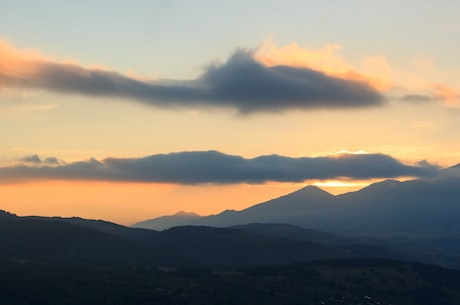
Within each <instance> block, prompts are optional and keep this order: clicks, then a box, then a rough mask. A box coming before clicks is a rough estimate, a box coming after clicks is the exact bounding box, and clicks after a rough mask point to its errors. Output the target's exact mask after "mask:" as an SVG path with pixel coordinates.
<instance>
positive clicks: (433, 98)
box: [402, 84, 460, 107]
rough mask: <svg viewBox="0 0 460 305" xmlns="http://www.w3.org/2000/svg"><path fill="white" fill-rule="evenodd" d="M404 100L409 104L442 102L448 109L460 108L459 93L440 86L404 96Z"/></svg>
mask: <svg viewBox="0 0 460 305" xmlns="http://www.w3.org/2000/svg"><path fill="white" fill-rule="evenodd" d="M402 100H404V101H408V102H442V103H444V104H445V105H447V106H448V107H459V106H460V94H459V92H458V91H457V90H455V89H453V88H450V87H447V86H443V85H440V84H432V85H431V87H430V89H429V90H427V92H422V93H414V94H406V95H403V96H402Z"/></svg>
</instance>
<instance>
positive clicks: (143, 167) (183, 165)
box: [0, 151, 439, 185]
mask: <svg viewBox="0 0 460 305" xmlns="http://www.w3.org/2000/svg"><path fill="white" fill-rule="evenodd" d="M21 160H22V162H21V163H19V164H17V165H14V166H8V167H2V168H0V181H9V182H12V181H16V182H21V181H28V180H49V179H57V180H86V181H114V182H116V181H120V182H159V183H177V184H191V185H193V184H236V183H265V182H302V181H306V180H311V179H316V180H326V179H337V178H349V179H372V178H396V177H407V176H413V177H427V176H433V175H436V174H437V173H438V170H439V168H438V167H437V166H434V165H431V164H429V163H427V162H419V163H418V164H415V165H409V164H404V163H402V162H401V161H398V160H397V159H395V158H393V157H391V156H388V155H385V154H340V155H334V156H324V157H301V158H292V157H286V156H280V155H264V156H259V157H256V158H251V159H248V158H244V157H241V156H236V155H228V154H224V153H221V152H218V151H193V152H178V153H170V154H158V155H151V156H147V157H142V158H106V159H103V160H96V159H90V160H85V161H79V162H73V163H60V164H54V165H53V166H51V165H49V164H47V163H50V162H46V160H48V161H52V160H56V161H57V160H58V159H57V158H53V159H51V158H47V159H45V162H42V161H41V158H40V157H38V156H35V155H34V156H29V157H26V158H23V159H21ZM24 161H25V162H24ZM31 161H32V162H31ZM31 163H35V164H31Z"/></svg>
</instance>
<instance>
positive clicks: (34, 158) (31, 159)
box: [19, 155, 60, 164]
mask: <svg viewBox="0 0 460 305" xmlns="http://www.w3.org/2000/svg"><path fill="white" fill-rule="evenodd" d="M19 161H21V162H24V163H33V164H59V163H60V161H59V160H58V159H57V158H56V157H47V158H45V159H44V160H42V159H41V158H40V156H39V155H30V156H25V157H22V158H21V159H19Z"/></svg>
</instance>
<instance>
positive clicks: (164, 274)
mask: <svg viewBox="0 0 460 305" xmlns="http://www.w3.org/2000/svg"><path fill="white" fill-rule="evenodd" d="M0 270H1V272H0V304H5V305H9V304H14V305H23V304H24V305H25V304H53V305H61V304H62V305H63V304H65V305H73V304H85V305H92V304H97V305H100V304H105V305H112V304H118V305H123V304H164V305H168V304H189V305H198V304H200V305H208V304H209V305H215V304H219V305H225V304H239V305H245V304H252V305H259V304H260V305H262V304H263V305H270V304H276V305H288V304H290V305H292V304H307V305H308V304H311V305H320V304H324V305H337V304H341V305H356V304H366V305H377V304H379V305H389V304H393V305H458V304H460V272H459V271H453V270H449V269H444V268H440V267H434V266H430V265H421V264H415V263H408V262H402V261H392V260H371V259H365V260H363V259H353V260H335V261H319V262H309V263H299V264H294V265H286V266H272V267H257V268H255V267H252V268H240V269H208V268H188V269H157V268H152V267H145V266H137V267H133V266H131V267H129V266H119V265H111V266H107V265H90V264H84V265H82V264H43V263H41V264H35V263H25V264H24V263H23V264H19V263H0Z"/></svg>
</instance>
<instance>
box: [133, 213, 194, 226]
mask: <svg viewBox="0 0 460 305" xmlns="http://www.w3.org/2000/svg"><path fill="white" fill-rule="evenodd" d="M198 218H200V216H199V215H198V214H195V213H188V212H184V211H180V212H178V213H176V214H174V215H171V216H162V217H158V218H155V219H151V220H146V221H142V222H139V223H136V224H134V225H132V227H133V228H148V229H151V230H164V229H168V228H171V227H175V226H180V225H182V224H184V223H187V222H190V221H193V220H196V219H198Z"/></svg>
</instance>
